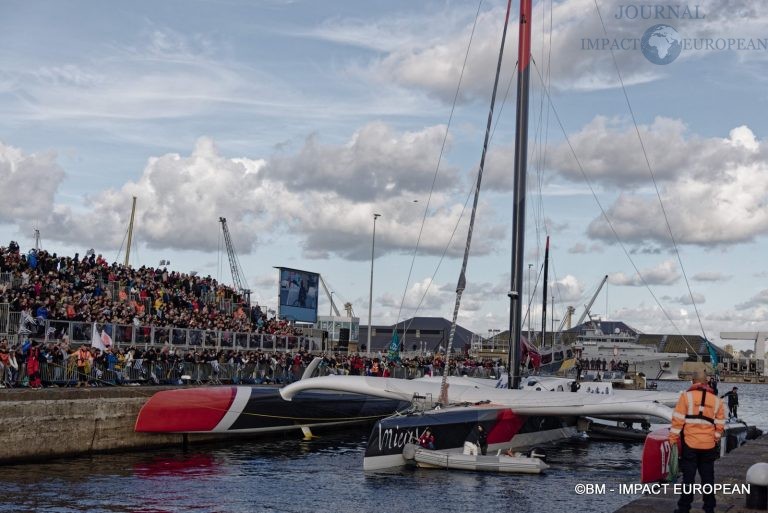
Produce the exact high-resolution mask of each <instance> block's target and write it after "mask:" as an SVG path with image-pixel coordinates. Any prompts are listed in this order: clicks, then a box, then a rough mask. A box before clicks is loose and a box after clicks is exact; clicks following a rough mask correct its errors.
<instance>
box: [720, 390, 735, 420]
mask: <svg viewBox="0 0 768 513" xmlns="http://www.w3.org/2000/svg"><path fill="white" fill-rule="evenodd" d="M720 397H721V398H723V397H727V398H728V418H729V419H730V418H734V419H737V418H739V416H738V413H737V412H738V409H739V387H733V389H732V390H731V391H730V392H726V393H725V394H723V395H721V396H720Z"/></svg>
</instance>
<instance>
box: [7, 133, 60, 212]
mask: <svg viewBox="0 0 768 513" xmlns="http://www.w3.org/2000/svg"><path fill="white" fill-rule="evenodd" d="M64 177H65V174H64V171H63V170H62V169H61V167H60V166H59V165H58V164H57V162H56V154H55V153H53V152H48V153H44V154H25V153H24V152H23V151H22V150H20V149H18V148H14V147H12V146H8V145H6V144H4V143H3V142H2V141H0V222H2V223H19V224H24V225H29V224H30V223H33V222H35V221H36V220H38V219H42V218H44V217H46V216H47V215H48V214H49V212H50V211H51V208H52V206H53V200H54V196H55V194H56V192H57V190H58V188H59V185H60V184H61V182H62V181H63V180H64Z"/></svg>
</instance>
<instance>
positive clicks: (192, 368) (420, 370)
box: [0, 357, 498, 387]
mask: <svg viewBox="0 0 768 513" xmlns="http://www.w3.org/2000/svg"><path fill="white" fill-rule="evenodd" d="M305 368H306V367H305V365H304V364H303V363H302V364H301V365H298V366H294V365H292V364H291V363H288V362H286V364H285V365H281V364H280V363H277V364H275V363H273V362H272V361H271V360H270V361H259V362H248V363H219V362H217V361H211V362H206V363H189V362H175V363H169V362H162V361H149V360H145V359H137V360H130V361H126V362H120V363H118V364H115V365H113V366H105V365H102V364H98V363H92V364H89V365H88V366H87V367H86V373H85V374H84V375H82V374H80V375H78V368H77V366H76V360H75V358H72V357H70V358H69V359H68V360H66V361H64V362H62V363H54V362H41V363H40V378H41V382H42V385H43V386H46V387H48V386H59V387H67V386H75V385H76V384H77V383H78V382H79V381H80V382H86V383H88V384H89V385H93V386H118V385H184V384H198V385H200V384H212V385H218V384H233V385H238V384H243V385H260V384H287V383H292V382H294V381H296V380H298V379H299V378H301V376H302V375H303V374H304V370H305ZM425 373H431V374H432V375H435V376H439V375H441V373H440V371H439V369H438V370H436V371H434V372H433V371H428V370H427V368H425V367H417V366H409V365H407V366H398V367H394V368H392V369H391V374H390V376H391V377H393V378H404V379H416V378H420V377H423V376H424V375H425ZM333 374H336V375H338V374H342V375H343V374H347V371H346V370H345V369H343V368H340V367H330V366H327V365H320V366H319V367H318V368H317V370H316V373H315V375H319V376H327V375H333ZM451 374H452V375H455V376H469V377H475V378H494V377H497V374H498V372H497V373H496V374H494V371H493V369H487V368H483V367H475V368H464V369H461V368H458V369H457V368H454V369H452V370H451ZM0 384H2V386H3V387H27V386H29V379H28V376H27V374H26V365H24V364H23V363H22V364H20V365H18V368H12V367H10V366H6V367H3V366H2V365H0Z"/></svg>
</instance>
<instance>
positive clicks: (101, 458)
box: [0, 382, 768, 513]
mask: <svg viewBox="0 0 768 513" xmlns="http://www.w3.org/2000/svg"><path fill="white" fill-rule="evenodd" d="M686 386H687V383H684V382H663V383H660V385H659V389H663V390H668V391H670V390H683V389H684V388H686ZM731 386H733V385H730V386H727V385H724V389H723V390H720V393H721V394H722V393H724V392H725V391H726V390H729V389H730V387H731ZM737 386H738V387H739V395H740V402H741V403H742V406H741V408H740V411H739V413H740V417H742V418H743V419H745V420H749V421H750V424H756V425H758V426H759V427H761V428H763V429H765V428H766V425H767V424H768V415H766V414H765V409H766V406H768V401H766V400H765V396H766V393H768V387H766V386H765V385H762V386H761V385H737ZM366 434H367V433H361V432H360V431H341V432H337V433H333V434H329V433H324V434H323V436H321V437H319V438H316V439H314V440H311V441H302V440H299V439H298V437H293V436H291V437H285V438H283V439H272V440H248V441H242V440H241V441H238V440H236V439H235V440H233V441H231V442H230V443H227V444H217V445H209V446H200V447H192V448H191V449H189V450H187V451H182V450H181V449H174V450H165V451H153V452H139V453H127V454H126V453H123V454H104V455H96V456H93V457H83V458H73V459H62V460H56V461H52V462H48V463H42V464H34V465H32V464H30V465H14V466H5V467H2V469H1V472H0V489H2V490H3V493H2V494H0V512H14V513H16V512H51V513H54V512H55V513H67V512H86V511H87V512H114V513H117V512H138V513H165V512H168V513H177V512H222V513H223V512H232V513H235V512H255V511H265V512H266V511H269V512H304V511H312V512H315V511H318V512H326V511H328V512H334V513H340V512H347V511H349V512H368V511H370V512H384V511H386V512H392V513H395V512H403V513H415V512H419V513H425V512H433V511H434V512H446V511H461V512H466V511H511V510H514V511H515V512H516V513H527V512H530V513H549V512H552V513H555V512H562V511H567V510H572V511H591V512H612V511H614V510H616V509H617V508H618V507H619V506H621V505H623V504H626V503H628V502H630V501H631V500H633V499H635V498H637V495H632V494H626V493H620V491H619V489H618V488H619V485H620V484H623V483H635V482H637V480H638V475H639V460H640V452H641V445H640V444H625V443H613V442H590V441H587V440H581V439H580V440H569V441H566V442H560V443H558V444H553V445H550V446H548V447H547V448H546V451H547V456H548V463H549V465H550V466H551V468H550V470H548V471H547V472H546V474H544V475H540V476H531V475H500V474H499V475H497V474H489V473H472V472H459V471H450V472H446V471H439V470H437V471H436V470H424V469H398V470H395V471H388V472H376V473H370V472H368V473H366V472H363V470H362V457H363V451H364V449H365V437H366ZM587 483H595V484H605V485H606V492H605V493H602V494H597V495H578V494H576V493H575V491H574V490H575V487H576V485H577V484H587ZM611 489H614V491H610V490H611Z"/></svg>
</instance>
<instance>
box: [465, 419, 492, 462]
mask: <svg viewBox="0 0 768 513" xmlns="http://www.w3.org/2000/svg"><path fill="white" fill-rule="evenodd" d="M487 449H488V434H487V433H486V432H485V428H483V426H482V425H480V424H478V425H476V426H475V427H473V428H472V430H471V431H470V432H469V434H468V435H467V438H466V439H465V440H464V454H472V455H475V456H476V455H478V454H485V452H486V450H487Z"/></svg>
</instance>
